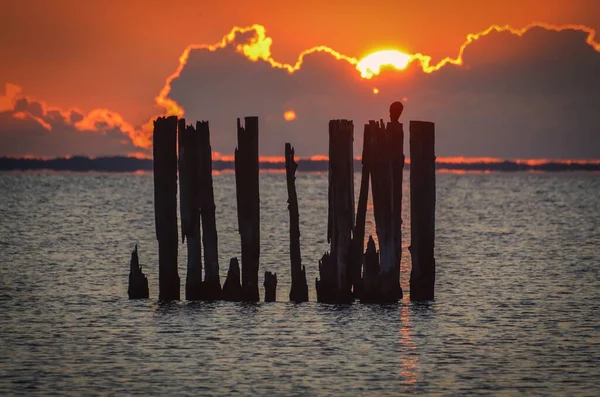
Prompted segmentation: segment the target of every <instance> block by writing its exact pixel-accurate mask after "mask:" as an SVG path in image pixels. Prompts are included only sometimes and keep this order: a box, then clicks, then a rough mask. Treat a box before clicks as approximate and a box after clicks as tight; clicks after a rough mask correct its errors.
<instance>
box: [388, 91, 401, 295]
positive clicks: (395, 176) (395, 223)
mask: <svg viewBox="0 0 600 397" xmlns="http://www.w3.org/2000/svg"><path fill="white" fill-rule="evenodd" d="M403 109H404V106H403V105H402V102H394V103H392V105H391V106H390V122H389V123H388V124H387V128H386V133H387V139H388V142H389V148H390V155H391V159H390V163H391V164H390V165H391V167H392V234H393V237H392V239H393V246H394V261H393V267H392V269H391V271H392V274H391V277H389V278H387V279H384V280H383V283H384V285H383V290H384V291H391V294H392V295H391V296H390V298H391V300H398V299H402V295H403V294H402V288H401V286H400V266H401V260H402V182H403V173H404V129H403V126H402V123H400V122H398V119H399V118H400V115H401V114H402V111H403ZM386 282H389V285H385V283H386Z"/></svg>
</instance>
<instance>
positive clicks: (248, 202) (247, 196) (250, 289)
mask: <svg viewBox="0 0 600 397" xmlns="http://www.w3.org/2000/svg"><path fill="white" fill-rule="evenodd" d="M237 130H238V131H237V138H238V147H237V148H236V149H235V184H236V197H237V212H238V226H239V232H240V238H241V245H242V290H243V294H242V295H243V296H242V299H243V300H244V301H250V302H258V301H259V299H260V297H259V291H258V267H259V257H260V199H259V188H258V117H246V118H245V122H244V127H242V126H241V124H240V119H238V120H237Z"/></svg>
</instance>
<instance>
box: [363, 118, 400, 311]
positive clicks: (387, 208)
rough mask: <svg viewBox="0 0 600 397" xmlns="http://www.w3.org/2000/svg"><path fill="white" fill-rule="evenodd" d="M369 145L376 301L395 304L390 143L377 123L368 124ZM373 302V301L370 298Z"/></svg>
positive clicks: (395, 281) (381, 125) (381, 124)
mask: <svg viewBox="0 0 600 397" xmlns="http://www.w3.org/2000/svg"><path fill="white" fill-rule="evenodd" d="M369 127H370V129H371V136H370V138H371V140H372V142H371V144H372V147H373V163H372V168H371V186H372V188H373V217H374V218H375V229H376V232H377V240H378V242H379V265H380V273H381V277H380V280H381V285H380V293H379V294H378V296H379V298H380V299H382V300H383V301H395V300H397V298H396V295H397V293H396V291H394V284H398V279H396V280H394V279H393V277H394V274H395V271H394V268H395V263H394V260H395V258H396V255H395V252H396V247H395V246H394V230H393V222H392V219H393V204H392V200H393V188H394V187H393V180H392V164H391V147H390V139H389V136H388V133H387V130H386V128H385V125H384V124H383V121H381V122H375V121H370V122H369ZM372 299H374V298H372Z"/></svg>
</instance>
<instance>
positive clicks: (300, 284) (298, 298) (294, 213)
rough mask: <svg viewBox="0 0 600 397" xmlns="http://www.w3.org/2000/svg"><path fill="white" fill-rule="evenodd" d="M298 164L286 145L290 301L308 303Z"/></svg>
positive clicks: (288, 145) (289, 147)
mask: <svg viewBox="0 0 600 397" xmlns="http://www.w3.org/2000/svg"><path fill="white" fill-rule="evenodd" d="M297 168H298V164H296V162H295V161H294V148H293V147H292V145H291V144H289V143H286V144H285V174H286V179H287V191H288V210H289V212H290V261H291V269H292V289H291V291H290V301H292V302H307V301H308V284H307V282H306V269H305V268H304V266H302V256H301V253H300V212H299V210H298V195H297V193H296V169H297ZM265 282H266V280H265Z"/></svg>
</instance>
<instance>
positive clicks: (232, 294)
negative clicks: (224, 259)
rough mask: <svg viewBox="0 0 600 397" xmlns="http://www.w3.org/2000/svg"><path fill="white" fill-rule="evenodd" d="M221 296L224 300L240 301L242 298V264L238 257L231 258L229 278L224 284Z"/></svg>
mask: <svg viewBox="0 0 600 397" xmlns="http://www.w3.org/2000/svg"><path fill="white" fill-rule="evenodd" d="M221 298H222V299H223V300H224V301H230V302H239V301H241V300H242V284H241V282H240V264H239V262H238V260H237V258H231V261H230V262H229V270H227V278H226V279H225V284H223V291H222V293H221Z"/></svg>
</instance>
